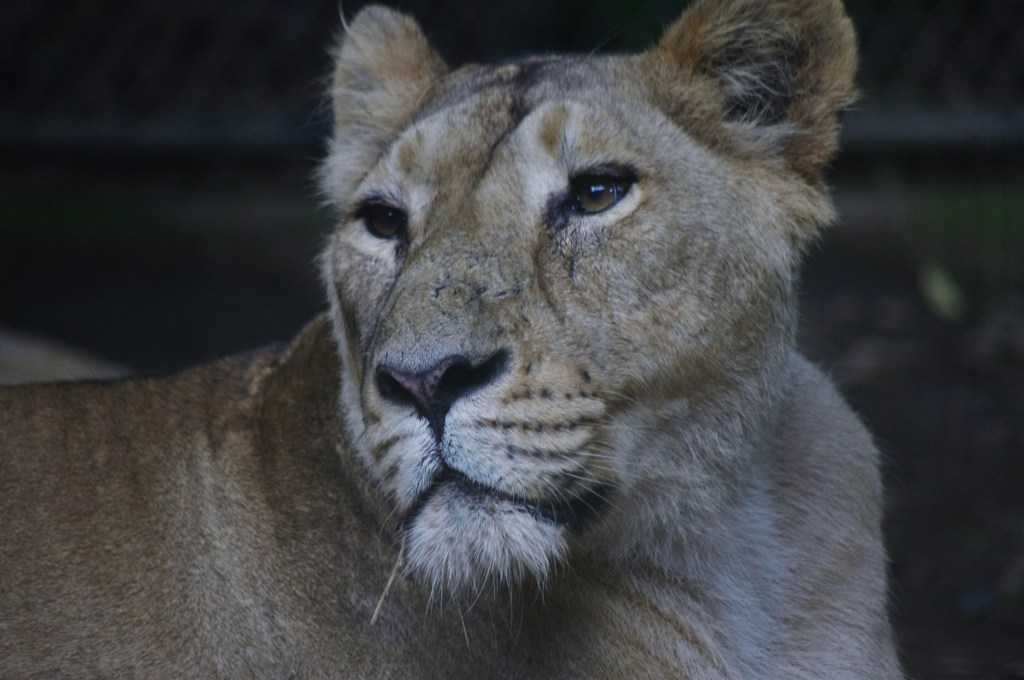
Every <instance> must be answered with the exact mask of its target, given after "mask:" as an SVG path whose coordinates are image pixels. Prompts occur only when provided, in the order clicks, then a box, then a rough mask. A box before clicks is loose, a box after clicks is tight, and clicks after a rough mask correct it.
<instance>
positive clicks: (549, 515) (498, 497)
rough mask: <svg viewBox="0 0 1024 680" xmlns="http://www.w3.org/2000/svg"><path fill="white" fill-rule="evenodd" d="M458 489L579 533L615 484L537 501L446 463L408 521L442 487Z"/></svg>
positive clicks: (469, 496)
mask: <svg viewBox="0 0 1024 680" xmlns="http://www.w3.org/2000/svg"><path fill="white" fill-rule="evenodd" d="M445 487H448V488H453V489H456V490H457V491H458V492H459V493H460V494H462V495H464V496H465V497H466V498H467V499H468V500H472V499H477V500H479V501H499V502H504V503H507V504H509V505H511V506H513V507H514V508H516V509H517V510H520V511H522V512H526V513H529V514H531V515H533V516H534V517H535V518H537V519H540V520H544V521H547V522H550V523H552V524H556V525H559V526H564V527H566V528H567V529H569V530H570V531H572V532H574V533H579V532H580V531H582V530H583V528H584V527H585V526H586V525H587V524H589V523H590V522H591V521H593V520H594V519H596V518H597V517H598V516H600V515H601V514H602V513H603V512H604V511H605V509H606V508H607V507H608V504H609V496H610V494H611V491H612V487H611V486H610V485H608V484H604V483H598V484H594V485H592V486H590V487H589V488H587V489H585V490H582V491H579V492H573V493H572V494H568V495H567V497H566V498H565V499H559V500H537V499H531V498H524V497H522V496H517V495H515V494H510V493H507V492H505V491H502V490H500V489H496V488H494V487H492V486H488V485H486V484H482V483H480V482H477V481H475V480H473V479H471V478H469V477H468V476H466V475H465V474H463V473H462V472H459V471H458V470H456V469H454V468H452V467H450V466H448V465H444V464H442V467H441V469H440V470H439V471H438V472H437V473H436V474H435V476H434V480H433V482H432V483H431V484H430V486H429V487H427V489H426V490H424V491H423V493H421V494H420V495H419V497H418V498H417V499H416V502H415V503H413V505H412V507H411V508H410V510H409V512H408V513H407V514H406V520H405V523H406V524H407V525H408V524H410V523H411V522H412V521H413V520H414V519H415V518H416V517H417V516H418V515H419V513H420V512H421V511H422V509H423V507H424V506H425V505H426V504H427V503H428V502H429V501H430V499H431V498H432V497H433V496H435V495H436V494H437V492H438V491H439V490H441V489H442V488H445Z"/></svg>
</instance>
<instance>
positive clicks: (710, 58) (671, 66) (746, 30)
mask: <svg viewBox="0 0 1024 680" xmlns="http://www.w3.org/2000/svg"><path fill="white" fill-rule="evenodd" d="M647 56H648V57H651V58H655V59H657V60H659V61H662V65H663V66H665V65H667V66H668V68H667V69H660V70H661V72H662V73H663V74H665V73H666V72H667V73H668V74H669V75H668V76H667V77H668V78H669V79H672V80H676V81H680V80H681V81H685V83H686V85H698V86H699V87H700V89H701V90H703V91H704V92H705V93H707V94H709V95H710V99H711V100H712V101H713V103H712V104H711V106H712V108H713V109H715V110H714V112H713V113H710V112H707V111H706V110H705V115H708V116H709V117H714V118H717V120H723V119H724V120H725V121H727V125H729V126H731V127H732V128H733V129H734V130H736V131H738V132H744V133H746V134H748V135H749V136H752V138H753V139H755V140H756V139H758V138H761V139H762V140H769V141H766V142H765V143H764V144H763V146H764V147H765V148H770V149H771V150H772V152H773V153H777V154H781V155H782V157H783V158H784V159H785V161H786V162H787V164H788V165H789V166H790V167H791V168H792V169H793V170H795V171H797V172H798V173H799V174H800V175H802V176H804V177H805V178H806V179H808V180H809V181H812V182H817V181H819V180H820V173H821V169H822V167H823V166H824V164H825V163H826V162H827V161H828V160H829V159H830V158H831V157H832V155H833V154H834V153H835V150H836V146H837V137H838V118H839V113H840V111H841V110H842V109H843V108H844V107H845V106H847V105H849V104H850V103H851V102H852V101H853V100H854V99H855V98H856V89H855V87H854V83H853V79H854V74H855V72H856V68H857V48H856V40H855V37H854V31H853V25H852V24H851V22H850V20H849V19H848V18H847V17H846V15H845V12H844V11H843V6H842V3H841V2H840V0H697V2H695V3H694V4H693V5H692V6H691V7H690V8H689V9H687V11H686V12H684V13H683V15H682V17H680V18H679V19H678V20H677V21H676V22H675V24H673V25H672V26H671V27H669V29H668V30H667V31H666V32H665V34H664V36H663V37H662V39H661V41H660V42H659V44H658V45H657V47H655V48H654V49H653V50H652V51H651V52H650V53H648V55H647ZM679 84H683V83H679ZM664 85H668V86H669V87H670V88H671V85H672V83H664ZM686 89H689V88H686ZM677 91H682V90H681V89H680V90H677ZM676 105H677V106H679V105H683V104H682V103H681V102H677V103H676ZM708 105H709V103H708V102H702V103H701V104H700V105H699V106H700V107H705V109H706V107H707V106H708Z"/></svg>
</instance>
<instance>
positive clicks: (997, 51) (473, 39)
mask: <svg viewBox="0 0 1024 680" xmlns="http://www.w3.org/2000/svg"><path fill="white" fill-rule="evenodd" d="M401 4H402V8H403V9H404V10H406V11H409V12H411V13H413V14H414V15H416V16H417V17H419V18H420V19H421V20H422V21H423V23H424V25H425V26H426V28H427V30H428V33H430V34H431V37H432V38H433V39H434V41H435V42H437V43H438V44H440V45H441V46H442V51H443V52H444V54H445V56H447V57H449V58H450V59H451V60H452V61H453V62H460V61H463V60H466V59H488V58H495V57H498V56H507V55H508V54H509V53H510V52H512V51H515V50H523V49H528V50H541V51H544V50H551V51H555V50H565V49H568V50H591V49H594V48H595V47H596V46H600V47H602V48H607V49H634V48H637V47H640V46H642V45H643V44H645V43H647V42H648V41H650V40H651V39H653V37H654V36H656V35H657V33H658V32H659V30H660V28H661V27H662V26H663V25H664V24H666V23H667V22H668V21H670V20H671V19H672V18H673V17H674V16H675V15H676V14H677V13H678V11H679V8H680V3H679V2H678V1H676V2H670V1H669V0H648V1H647V2H643V1H640V2H638V1H631V0H620V1H618V2H614V3H613V2H596V3H595V2H592V1H591V2H587V1H585V0H567V1H565V2H561V3H558V4H557V5H555V3H546V4H545V3H537V4H536V5H531V4H526V5H523V4H521V3H504V4H503V6H499V7H482V6H481V3H471V2H463V1H461V0H407V1H406V2H404V3H401ZM357 7H358V3H345V12H346V13H347V14H349V15H351V14H352V13H353V12H354V11H355V10H356V9H357ZM847 7H848V10H849V12H850V14H851V16H852V17H853V19H854V22H855V23H856V24H857V26H858V29H859V32H860V39H861V44H862V69H861V82H862V89H863V91H864V93H865V97H864V99H863V100H862V102H861V103H860V104H859V106H858V109H857V111H856V112H855V113H854V114H853V116H851V122H850V126H849V129H850V140H848V143H852V144H854V145H856V144H858V143H868V144H870V143H883V144H913V143H924V144H932V143H939V144H942V143H949V142H954V143H956V142H968V143H981V144H984V143H986V142H987V143H989V144H990V145H992V144H994V143H997V144H1004V143H1005V142H1007V141H1010V142H1012V143H1014V144H1019V143H1021V142H1022V140H1024V113H1022V112H1024V2H1022V1H1021V0H939V1H934V0H848V1H847ZM339 14H340V10H339V7H338V4H337V0H312V1H309V2H301V3H294V2H286V1H285V0H248V1H247V2H241V1H240V0H221V1H219V2H209V1H208V0H178V1H177V2H173V3H166V2H156V1H155V0H13V1H11V2H8V3H6V5H5V8H4V10H3V12H2V13H0V83H3V94H2V97H0V144H8V145H10V144H18V145H65V146H67V145H70V146H76V145H77V146H111V145H113V146H117V145H127V146H132V147H141V148H146V149H149V148H153V149H159V148H160V147H162V146H172V147H187V148H192V149H199V150H202V149H205V148H211V147H228V148H238V147H242V148H245V147H250V148H251V147H267V146H270V147H275V146H295V145H300V146H310V145H315V144H316V143H317V140H319V139H320V138H321V137H322V135H323V134H324V132H325V121H324V116H323V112H322V111H319V110H318V104H319V101H318V100H319V93H320V91H321V89H322V88H321V86H320V83H321V82H322V80H323V77H324V75H325V74H326V72H327V70H328V65H329V58H328V56H327V47H328V46H329V45H330V44H331V42H332V40H333V36H334V35H335V34H336V33H337V31H338V30H339V28H340V19H339ZM595 43H600V45H597V44H595Z"/></svg>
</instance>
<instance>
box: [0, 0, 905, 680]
mask: <svg viewBox="0 0 1024 680" xmlns="http://www.w3.org/2000/svg"><path fill="white" fill-rule="evenodd" d="M855 64H856V52H855V41H854V34H853V30H852V27H851V24H850V22H849V20H848V19H847V18H846V16H845V14H844V12H843V9H842V6H841V4H840V2H839V1H838V0H697V2H695V3H694V4H692V5H691V6H690V8H689V9H687V10H686V11H684V12H683V14H682V16H681V17H680V18H679V19H678V20H677V21H676V22H675V23H674V24H672V25H671V26H670V27H668V29H667V30H666V31H665V33H664V34H663V36H662V38H661V39H660V41H659V42H657V44H656V45H655V46H653V47H652V48H651V49H649V50H647V51H645V52H642V53H639V54H632V55H610V56H599V55H587V56H539V57H527V58H523V59H518V60H514V61H507V62H502V63H497V64H490V65H469V66H464V67H461V68H459V69H456V70H452V69H450V68H449V67H448V66H447V65H446V64H445V63H444V61H443V60H442V59H441V58H440V57H439V56H438V55H437V53H436V52H435V51H434V50H433V49H432V48H431V47H430V46H429V44H428V42H427V40H426V39H425V37H424V35H423V33H422V31H421V30H420V29H419V27H418V26H417V24H416V23H415V22H414V21H413V20H412V19H411V18H408V17H406V16H404V15H402V14H399V13H397V12H395V11H392V10H389V9H385V8H382V7H369V8H366V9H364V10H362V11H361V12H360V13H359V14H358V15H357V16H356V17H355V19H354V20H353V21H352V22H351V24H350V25H349V26H347V28H346V32H345V35H344V37H343V39H342V41H341V45H340V47H339V49H338V51H337V53H336V66H335V71H334V77H333V81H332V86H331V101H332V104H333V111H334V131H333V136H332V137H331V140H330V143H329V150H328V153H327V158H326V161H325V163H324V165H323V170H322V173H321V176H320V181H321V183H322V186H323V188H324V192H325V194H326V196H327V197H328V199H329V201H330V202H331V204H332V205H333V206H334V208H335V210H336V213H337V215H338V220H337V228H336V229H335V230H334V232H333V234H332V235H331V237H330V238H329V240H328V243H327V244H326V247H325V249H324V251H323V256H322V277H323V281H324V284H325V288H326V295H327V299H328V302H329V306H328V311H327V312H326V313H325V314H324V315H322V316H320V317H318V318H316V319H314V320H313V321H311V322H310V323H309V325H308V326H307V327H306V328H305V329H304V330H303V331H302V332H301V333H300V334H299V335H298V336H297V337H296V338H295V339H294V341H292V342H291V343H290V344H288V345H287V346H281V347H270V348H265V349H263V350H259V351H254V352H251V353H247V354H242V355H239V356H235V357H231V358H227V359H224V360H222V361H219V362H215V363H212V364H208V365H203V366H200V367H197V368H194V369H190V370H186V371H184V372H182V373H179V374H176V375H171V376H167V377H149V378H145V377H143V378H132V379H125V380H115V381H92V382H80V383H74V384H58V385H39V386H28V387H13V388H3V389H0V513H2V517H3V522H2V529H0V532H2V537H0V565H2V568H0V676H3V677H20V678H28V677H40V678H42V677H46V678H55V677H68V676H74V677H105V678H119V677H147V678H159V677H174V678H180V677H232V678H234V677H346V678H348V677H396V678H409V677H417V678H463V677H464V678H479V677H494V678H533V677H538V678H539V677H557V678H624V677H629V678H644V677H650V678H655V677H658V678H691V679H704V678H833V679H834V678H896V677H900V670H899V666H898V663H897V659H896V653H895V651H894V643H893V638H892V632H891V628H890V624H889V622H888V617H887V612H886V608H887V607H886V573H885V572H886V565H885V551H884V547H883V542H882V538H881V532H880V515H881V510H882V488H881V482H880V474H879V469H878V467H879V461H878V459H879V454H878V452H877V450H876V448H875V446H874V444H873V443H872V439H871V436H870V435H869V433H868V432H867V430H866V429H865V427H864V426H863V425H862V424H861V423H860V422H859V421H858V419H857V417H856V416H855V415H854V414H853V413H852V411H851V410H850V408H849V407H848V406H846V405H845V403H844V402H843V400H842V398H841V397H840V396H839V395H838V394H837V391H836V389H835V388H834V387H833V386H832V384H831V383H830V381H829V380H828V379H827V378H826V377H825V376H824V375H823V374H822V372H821V371H820V370H818V369H817V368H815V367H813V366H812V365H810V364H809V363H808V362H807V361H806V360H805V359H804V358H802V356H801V355H800V354H799V352H798V350H797V349H796V346H795V340H794V335H795V328H796V318H797V315H796V311H795V310H796V293H795V289H796V284H797V278H798V266H799V261H800V257H801V254H802V253H803V252H804V251H805V250H806V248H807V245H808V244H809V243H811V242H812V241H813V240H814V238H815V237H816V235H817V234H818V233H819V231H820V229H821V228H822V227H823V226H824V225H826V224H827V223H828V222H829V221H830V220H831V219H832V217H833V210H832V206H831V202H830V198H829V194H828V190H827V187H826V185H825V183H824V180H823V168H824V166H825V164H826V163H827V162H828V161H829V159H831V158H832V157H833V155H834V153H835V151H836V147H837V129H838V121H839V115H840V113H841V112H842V110H843V109H844V108H845V107H846V106H847V105H848V104H849V103H850V102H851V101H852V99H853V98H854V85H853V78H854V71H855Z"/></svg>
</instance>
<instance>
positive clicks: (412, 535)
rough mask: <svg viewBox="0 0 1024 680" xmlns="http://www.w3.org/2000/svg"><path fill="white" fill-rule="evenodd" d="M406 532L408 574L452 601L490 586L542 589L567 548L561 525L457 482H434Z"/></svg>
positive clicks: (497, 495)
mask: <svg viewBox="0 0 1024 680" xmlns="http://www.w3.org/2000/svg"><path fill="white" fill-rule="evenodd" d="M406 532H407V533H406V542H405V556H406V565H407V567H408V568H409V570H410V571H412V572H413V573H414V574H415V575H416V576H418V577H419V578H421V579H422V580H424V581H425V582H426V583H427V584H428V585H429V586H430V587H431V588H432V590H433V591H434V592H435V593H438V594H444V595H451V596H456V597H457V596H460V595H463V594H467V595H470V596H473V595H475V594H476V593H479V592H480V590H481V589H482V588H483V587H485V586H487V585H488V584H492V583H495V584H503V585H507V586H510V587H518V586H520V585H522V584H523V583H524V582H526V581H533V582H535V583H536V584H537V585H539V586H540V587H541V588H543V586H544V585H545V584H546V582H547V580H548V578H549V576H550V574H551V571H552V569H553V568H554V566H555V565H556V564H558V563H559V562H560V561H562V560H563V559H564V557H565V554H566V550H567V542H566V533H567V529H566V527H565V526H563V525H561V524H559V523H556V522H552V521H550V520H548V519H546V518H545V517H543V516H541V515H539V514H538V513H536V512H535V511H533V510H531V509H530V508H528V507H524V506H523V505H522V504H521V503H517V502H516V501H515V500H514V499H511V498H508V497H505V496H502V495H500V494H489V493H486V492H481V490H480V489H478V488H472V487H470V486H467V485H466V484H464V483H461V482H460V481H459V480H445V481H442V482H440V483H438V484H437V485H436V487H435V488H434V489H433V490H432V491H431V493H430V494H429V496H428V497H427V498H426V499H425V500H424V501H423V503H422V505H421V506H420V507H419V508H417V512H416V514H415V516H413V517H411V518H410V520H409V522H408V523H407V524H406Z"/></svg>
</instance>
